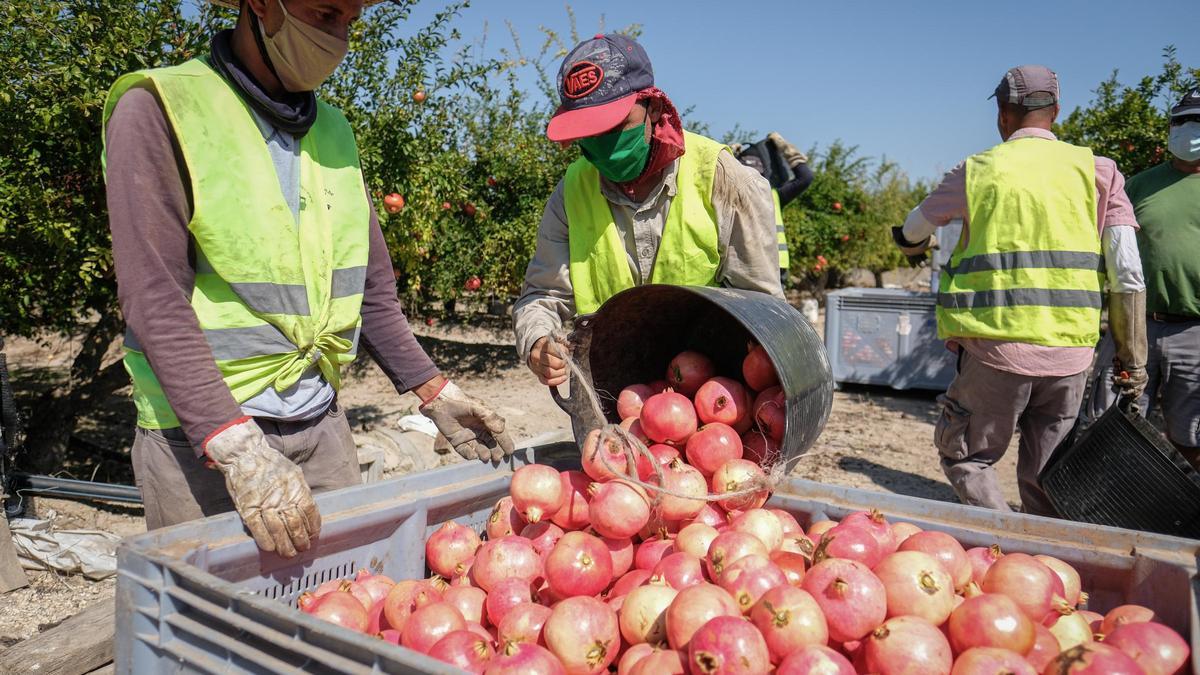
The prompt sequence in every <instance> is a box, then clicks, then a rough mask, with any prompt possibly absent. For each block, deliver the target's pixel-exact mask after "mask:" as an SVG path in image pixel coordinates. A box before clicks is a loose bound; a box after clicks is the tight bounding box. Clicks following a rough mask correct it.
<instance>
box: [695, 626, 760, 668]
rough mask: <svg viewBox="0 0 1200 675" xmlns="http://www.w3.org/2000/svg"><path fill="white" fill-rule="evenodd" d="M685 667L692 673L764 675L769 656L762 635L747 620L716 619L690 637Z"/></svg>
mask: <svg viewBox="0 0 1200 675" xmlns="http://www.w3.org/2000/svg"><path fill="white" fill-rule="evenodd" d="M688 668H689V669H690V671H691V672H693V673H731V674H732V673H745V674H746V675H751V674H756V673H766V672H768V671H769V670H770V668H771V656H770V654H769V653H768V651H767V643H766V641H765V640H763V636H762V634H761V633H759V632H758V629H757V628H755V627H754V626H753V625H751V623H750V622H749V621H746V620H745V619H742V618H741V617H735V616H718V617H714V618H712V619H709V621H708V623H706V624H704V625H703V626H701V627H700V629H699V630H697V631H696V632H695V633H694V634H693V635H692V639H691V641H690V642H689V643H688Z"/></svg>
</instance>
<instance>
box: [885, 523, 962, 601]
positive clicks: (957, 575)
mask: <svg viewBox="0 0 1200 675" xmlns="http://www.w3.org/2000/svg"><path fill="white" fill-rule="evenodd" d="M898 550H900V551H921V552H922V553H928V554H929V555H931V556H933V558H934V560H937V561H938V563H939V564H940V565H941V566H942V569H944V570H946V572H947V573H949V574H950V578H951V579H952V580H953V581H954V588H955V589H960V588H963V587H964V586H966V585H967V584H968V583H970V581H971V561H970V560H969V559H968V558H967V552H966V551H964V550H963V547H962V544H960V543H958V540H957V539H955V538H954V537H951V536H950V535H948V534H946V533H945V532H936V531H934V530H928V531H924V532H917V533H915V534H913V535H911V536H909V537H908V538H907V539H905V540H904V541H903V542H901V544H900V547H899V549H898Z"/></svg>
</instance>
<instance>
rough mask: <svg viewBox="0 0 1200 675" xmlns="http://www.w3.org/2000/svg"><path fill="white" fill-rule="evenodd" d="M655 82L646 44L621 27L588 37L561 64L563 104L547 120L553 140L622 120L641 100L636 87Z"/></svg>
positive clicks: (603, 128)
mask: <svg viewBox="0 0 1200 675" xmlns="http://www.w3.org/2000/svg"><path fill="white" fill-rule="evenodd" d="M653 86H654V70H653V68H651V67H650V57H649V56H646V50H644V49H642V46H641V45H639V44H638V43H637V42H635V41H634V40H633V39H632V38H629V37H626V36H624V35H621V34H619V33H610V34H608V35H597V36H595V37H593V38H592V39H590V40H584V41H583V42H581V43H579V44H578V45H576V47H575V48H574V49H572V50H571V52H570V53H569V54H567V58H565V59H563V62H562V66H561V67H560V68H559V69H558V96H559V100H560V101H561V104H560V105H559V106H558V110H557V111H555V113H554V117H552V118H550V124H548V125H547V126H546V137H547V138H549V139H550V140H552V141H555V142H566V141H573V140H576V139H580V138H587V137H588V136H595V135H597V134H601V133H603V132H605V131H608V130H609V129H612V128H613V127H615V126H617V125H618V124H620V123H621V120H623V119H625V117H626V116H627V115H629V110H630V109H631V108H633V104H634V103H636V102H637V93H638V92H640V91H642V90H643V89H648V88H650V87H653Z"/></svg>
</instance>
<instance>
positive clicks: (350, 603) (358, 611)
mask: <svg viewBox="0 0 1200 675" xmlns="http://www.w3.org/2000/svg"><path fill="white" fill-rule="evenodd" d="M297 604H298V605H299V606H300V610H301V611H303V612H304V613H306V614H311V615H313V616H315V617H317V618H318V619H322V620H324V621H328V622H330V623H334V624H337V625H339V626H342V627H343V628H349V629H350V630H352V631H356V632H359V633H362V632H364V631H366V630H367V624H368V623H370V619H369V618H368V616H367V608H366V607H363V605H362V603H361V602H359V600H358V598H355V597H354V596H353V595H351V594H350V593H349V592H347V591H330V592H328V593H325V594H324V595H322V596H321V597H317V596H315V595H312V594H310V593H305V594H304V595H301V596H300V599H299V600H298V601H297Z"/></svg>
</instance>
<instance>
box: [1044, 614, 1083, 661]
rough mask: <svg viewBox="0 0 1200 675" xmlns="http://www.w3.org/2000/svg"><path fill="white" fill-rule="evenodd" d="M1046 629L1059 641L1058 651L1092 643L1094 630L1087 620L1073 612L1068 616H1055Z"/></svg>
mask: <svg viewBox="0 0 1200 675" xmlns="http://www.w3.org/2000/svg"><path fill="white" fill-rule="evenodd" d="M1046 627H1047V628H1049V629H1050V632H1051V633H1053V634H1054V639H1056V640H1058V649H1059V651H1062V652H1065V651H1067V650H1068V649H1070V648H1071V647H1077V646H1079V645H1081V644H1083V643H1085V642H1091V641H1092V628H1091V626H1088V622H1087V619H1085V618H1084V617H1082V616H1080V615H1079V614H1078V613H1077V612H1074V611H1071V610H1068V611H1067V613H1066V614H1055V615H1054V617H1053V619H1052V620H1051V621H1050V623H1048V624H1046Z"/></svg>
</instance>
